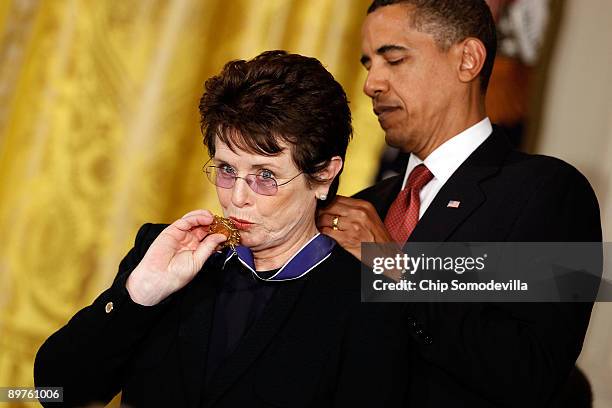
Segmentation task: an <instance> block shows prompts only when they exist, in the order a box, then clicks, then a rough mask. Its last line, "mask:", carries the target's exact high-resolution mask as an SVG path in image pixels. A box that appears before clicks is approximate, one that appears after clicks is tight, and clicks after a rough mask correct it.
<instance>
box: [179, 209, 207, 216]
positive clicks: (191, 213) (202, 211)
mask: <svg viewBox="0 0 612 408" xmlns="http://www.w3.org/2000/svg"><path fill="white" fill-rule="evenodd" d="M191 215H207V216H209V217H212V216H213V214H212V213H211V212H210V211H208V210H203V209H201V208H198V209H197V210H193V211H189V212H188V213H187V214H185V215H183V216H182V217H181V218H185V217H189V216H191Z"/></svg>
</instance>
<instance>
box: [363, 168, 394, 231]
mask: <svg viewBox="0 0 612 408" xmlns="http://www.w3.org/2000/svg"><path fill="white" fill-rule="evenodd" d="M403 180H404V174H403V173H402V174H400V175H398V176H393V177H389V178H388V179H385V180H383V181H381V182H379V183H378V184H376V186H374V187H372V188H369V189H367V190H365V191H362V192H360V193H358V194H356V195H355V196H354V197H355V198H359V199H363V200H367V201H369V202H370V203H371V204H372V205H373V206H374V208H375V209H376V212H377V213H378V215H379V216H380V219H381V220H383V221H384V219H385V217H386V216H387V211H389V207H391V204H392V203H393V200H395V197H397V195H398V194H399V192H400V189H401V188H402V181H403Z"/></svg>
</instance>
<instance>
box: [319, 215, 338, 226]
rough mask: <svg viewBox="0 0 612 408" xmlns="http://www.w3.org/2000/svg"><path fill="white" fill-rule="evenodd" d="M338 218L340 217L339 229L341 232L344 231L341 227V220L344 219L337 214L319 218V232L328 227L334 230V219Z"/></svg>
mask: <svg viewBox="0 0 612 408" xmlns="http://www.w3.org/2000/svg"><path fill="white" fill-rule="evenodd" d="M336 217H338V222H337V227H338V229H339V230H342V229H343V228H341V227H340V220H341V219H342V217H341V216H339V215H337V214H321V215H320V216H319V217H318V218H317V228H319V230H320V229H321V228H326V227H327V228H333V226H334V218H336Z"/></svg>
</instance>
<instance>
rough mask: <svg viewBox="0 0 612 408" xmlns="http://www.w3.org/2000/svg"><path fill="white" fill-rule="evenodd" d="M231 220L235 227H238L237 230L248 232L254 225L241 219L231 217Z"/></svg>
mask: <svg viewBox="0 0 612 408" xmlns="http://www.w3.org/2000/svg"><path fill="white" fill-rule="evenodd" d="M229 219H230V220H232V221H233V222H234V225H235V226H236V228H238V229H239V230H242V231H246V230H248V229H250V228H251V227H252V226H253V225H254V224H253V223H252V222H249V221H247V220H243V219H240V218H235V217H229Z"/></svg>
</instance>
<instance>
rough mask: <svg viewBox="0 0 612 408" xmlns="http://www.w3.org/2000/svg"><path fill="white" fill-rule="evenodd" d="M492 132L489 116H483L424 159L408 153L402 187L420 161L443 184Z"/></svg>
mask: <svg viewBox="0 0 612 408" xmlns="http://www.w3.org/2000/svg"><path fill="white" fill-rule="evenodd" d="M492 132H493V126H492V125H491V121H490V120H489V118H484V119H483V120H481V121H480V122H478V123H476V124H475V125H473V126H471V127H469V128H467V129H466V130H464V131H463V132H461V133H459V134H458V135H456V136H453V137H451V138H450V139H448V140H447V141H446V142H444V143H442V144H441V145H440V146H438V147H437V148H436V149H435V150H434V151H433V152H431V153H430V154H429V156H427V157H426V158H425V160H421V159H419V157H418V156H417V155H416V154H414V153H410V159H409V160H408V166H407V168H406V173H405V175H404V182H403V183H402V189H404V187H405V186H406V182H407V181H408V176H409V175H410V172H411V171H412V170H413V169H414V168H415V167H416V166H418V165H419V164H421V163H425V166H427V168H428V169H429V171H431V173H432V174H433V176H434V178H435V179H436V180H439V181H440V183H441V184H442V185H444V183H446V182H447V181H448V179H449V178H450V177H451V176H452V175H453V173H454V172H455V170H457V169H458V168H459V166H461V164H462V163H463V162H464V161H465V160H466V159H467V158H468V157H470V155H471V154H472V153H473V152H474V150H476V149H477V148H478V146H480V145H481V144H482V143H483V142H484V141H485V140H487V138H488V137H489V136H490V135H491V133H492Z"/></svg>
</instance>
